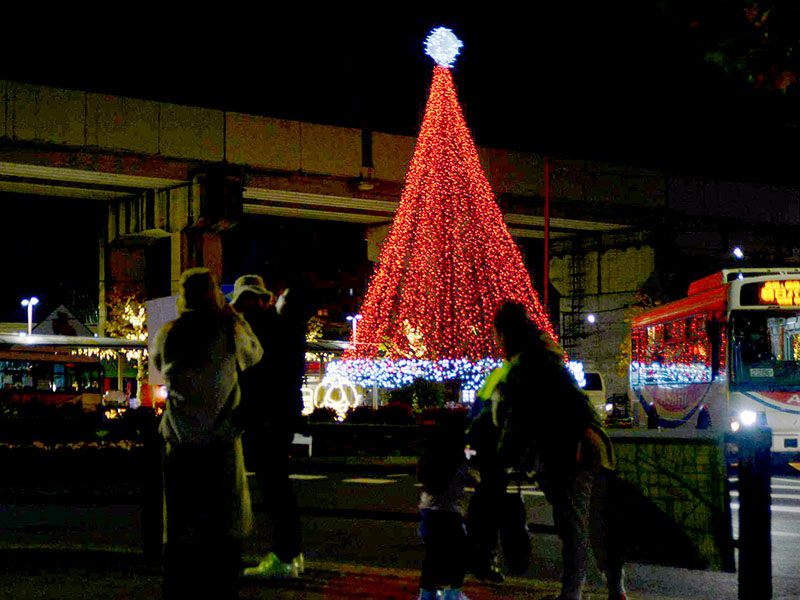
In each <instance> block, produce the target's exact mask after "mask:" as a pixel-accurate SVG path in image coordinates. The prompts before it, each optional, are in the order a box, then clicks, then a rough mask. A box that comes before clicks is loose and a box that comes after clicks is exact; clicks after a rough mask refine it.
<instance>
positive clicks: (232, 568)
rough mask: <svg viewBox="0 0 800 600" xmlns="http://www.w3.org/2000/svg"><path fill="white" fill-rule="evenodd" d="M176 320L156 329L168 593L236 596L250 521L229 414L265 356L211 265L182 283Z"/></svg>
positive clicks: (237, 438) (189, 274) (183, 278)
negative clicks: (243, 380)
mask: <svg viewBox="0 0 800 600" xmlns="http://www.w3.org/2000/svg"><path fill="white" fill-rule="evenodd" d="M177 305H178V318H177V319H175V320H174V321H171V322H169V323H167V324H166V325H164V326H163V327H162V328H161V329H159V330H158V332H157V333H156V336H155V340H154V348H153V360H154V364H155V367H156V368H157V369H158V370H159V371H160V372H161V373H162V374H163V376H164V380H165V381H166V384H167V390H168V396H167V401H166V409H165V411H164V415H163V417H162V418H161V423H160V425H159V432H160V434H161V436H162V437H163V439H164V442H165V443H164V457H163V478H164V479H163V480H164V543H165V547H164V589H163V592H164V598H166V599H168V600H172V599H175V600H177V599H178V598H209V597H213V598H221V599H232V598H236V597H238V583H239V573H240V569H241V555H242V548H241V540H242V537H243V536H244V535H245V534H246V533H248V531H249V528H250V523H251V513H250V496H249V492H248V487H247V478H246V476H245V470H244V459H243V456H242V442H241V437H240V436H239V434H238V432H237V431H236V429H235V428H234V426H233V419H232V415H233V412H234V410H235V409H236V407H237V405H238V404H239V398H240V391H239V375H238V374H239V373H240V372H242V371H245V370H246V369H248V368H249V367H252V366H253V365H254V364H256V363H257V362H258V361H259V359H261V355H262V348H261V345H260V344H259V342H258V339H257V338H256V336H255V335H254V334H253V331H252V330H251V329H250V326H249V325H248V324H247V322H246V321H245V320H244V319H242V318H241V317H240V316H239V315H237V314H235V313H234V312H233V311H232V310H231V309H230V308H228V306H226V305H225V299H224V297H223V296H222V292H221V291H220V289H219V287H218V286H217V283H216V281H215V280H214V278H213V276H212V274H211V272H210V271H209V270H208V269H189V270H187V271H184V273H183V274H182V275H181V280H180V294H179V296H178V301H177Z"/></svg>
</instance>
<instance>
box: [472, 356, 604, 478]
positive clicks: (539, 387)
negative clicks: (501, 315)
mask: <svg viewBox="0 0 800 600" xmlns="http://www.w3.org/2000/svg"><path fill="white" fill-rule="evenodd" d="M504 367H506V363H504V365H503V367H500V368H499V369H497V371H500V370H503V369H504ZM492 375H494V373H492ZM492 375H490V377H489V378H488V379H487V384H489V382H490V381H491V382H492V383H491V385H492V386H493V387H492V391H491V394H492V396H493V397H494V398H495V401H494V403H493V404H494V406H495V408H494V421H495V423H496V424H497V426H498V427H499V429H500V435H499V440H498V444H497V456H498V459H499V461H500V462H501V463H502V464H503V465H504V466H506V467H516V468H522V469H525V470H537V471H541V472H559V473H566V472H573V471H576V470H579V469H581V468H590V467H605V468H607V469H613V468H614V451H613V447H612V444H611V441H610V440H609V438H608V436H607V434H606V432H605V430H604V429H603V426H602V423H601V422H600V419H599V418H598V416H597V414H596V413H595V411H594V409H593V408H592V406H591V404H590V403H589V399H588V397H587V396H586V394H584V393H583V392H582V391H581V390H580V388H578V386H577V384H576V383H575V380H574V378H573V376H572V374H571V373H570V372H569V370H568V369H567V367H566V364H565V363H564V359H563V354H562V353H561V352H560V350H559V349H558V348H557V347H555V345H554V344H552V343H545V344H531V345H530V346H529V348H528V349H526V350H524V351H523V352H521V353H520V354H519V355H518V356H516V357H514V359H512V360H511V361H509V362H508V363H507V368H505V370H503V371H502V372H501V373H498V374H497V375H496V376H495V377H494V378H493V377H492ZM487 391H488V390H487ZM482 392H483V390H482Z"/></svg>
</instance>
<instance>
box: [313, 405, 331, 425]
mask: <svg viewBox="0 0 800 600" xmlns="http://www.w3.org/2000/svg"><path fill="white" fill-rule="evenodd" d="M337 420H338V415H337V414H336V411H335V410H333V409H332V408H327V407H324V408H315V409H314V412H312V413H311V414H310V415H308V422H309V423H335V422H336V421H337Z"/></svg>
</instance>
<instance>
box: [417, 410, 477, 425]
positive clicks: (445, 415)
mask: <svg viewBox="0 0 800 600" xmlns="http://www.w3.org/2000/svg"><path fill="white" fill-rule="evenodd" d="M467 412H468V409H467V407H466V406H457V407H444V406H442V407H436V408H426V409H425V410H423V411H422V424H423V425H435V424H439V423H444V422H446V421H450V420H452V421H456V420H459V419H460V420H462V421H464V423H465V426H466V418H467Z"/></svg>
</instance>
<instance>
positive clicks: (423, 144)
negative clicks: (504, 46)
mask: <svg viewBox="0 0 800 600" xmlns="http://www.w3.org/2000/svg"><path fill="white" fill-rule="evenodd" d="M506 300H515V301H518V302H521V303H522V304H524V305H525V306H526V307H527V309H528V313H529V315H530V316H531V318H532V319H533V320H534V321H535V322H536V324H537V325H538V326H539V328H540V329H541V330H542V331H544V332H546V333H547V334H549V335H550V336H551V337H552V338H553V339H555V337H556V336H555V334H554V332H553V328H552V326H551V324H550V322H549V320H548V318H547V316H546V315H547V313H546V311H545V310H544V308H543V307H542V304H541V303H540V301H539V298H538V296H537V294H536V292H535V290H534V289H533V287H532V285H531V281H530V277H529V276H528V272H527V270H526V268H525V265H524V263H523V260H522V256H521V255H520V252H519V249H518V248H517V246H516V244H515V243H514V240H513V239H512V238H511V234H510V233H509V232H508V228H507V227H506V224H505V222H504V221H503V215H502V214H501V212H500V208H499V207H498V205H497V202H496V201H495V198H494V193H493V192H492V189H491V186H490V184H489V181H488V179H487V177H486V175H485V174H484V172H483V169H482V168H481V164H480V161H479V159H478V152H477V150H476V147H475V144H474V142H473V140H472V136H471V135H470V132H469V129H468V128H467V124H466V122H465V120H464V116H463V113H462V110H461V106H460V104H459V102H458V98H457V96H456V91H455V87H454V84H453V77H452V73H451V71H450V69H449V68H447V67H445V66H441V65H437V66H435V67H434V72H433V82H432V84H431V89H430V95H429V97H428V103H427V106H426V109H425V116H424V119H423V122H422V127H421V129H420V133H419V137H418V139H417V144H416V148H415V150H414V155H413V158H412V160H411V163H410V165H409V169H408V174H407V176H406V181H405V188H404V190H403V193H402V196H401V199H400V204H399V206H398V209H397V214H396V215H395V218H394V222H393V224H392V228H391V230H390V232H389V235H388V237H387V238H386V241H385V242H384V245H383V248H382V250H381V253H380V257H379V259H378V263H377V265H376V270H375V272H374V274H373V276H372V280H371V282H370V285H369V288H368V291H367V295H366V298H365V300H364V303H363V305H362V309H361V314H362V318H361V320H360V321H358V325H357V328H356V330H355V339H351V344H350V349H349V350H348V351H347V352H346V353H345V355H344V357H343V361H344V362H345V363H347V362H348V361H357V362H359V363H361V364H362V366H363V365H364V363H365V362H373V361H376V360H379V361H381V363H382V365H383V368H388V369H389V370H392V368H393V365H392V362H393V361H406V363H407V361H424V362H427V363H429V365H430V364H433V370H434V371H435V372H436V377H435V378H436V379H440V378H441V379H449V378H459V379H462V380H463V377H462V376H461V375H463V373H462V374H459V373H454V372H453V367H452V366H448V365H450V364H451V363H450V361H458V362H459V363H462V364H463V363H464V362H465V361H466V362H469V363H473V364H474V363H476V362H478V361H481V360H485V359H488V358H494V359H496V358H497V357H498V348H497V345H496V343H495V341H494V333H493V324H492V319H493V316H494V313H495V312H496V310H497V308H498V306H499V305H500V304H501V303H502V302H504V301H506ZM459 359H460V360H459ZM491 362H492V363H493V362H494V361H491ZM373 367H374V365H373ZM485 368H486V367H484V369H485ZM348 370H350V369H348ZM455 370H456V371H461V370H462V369H461V368H460V367H459V368H456V369H455ZM448 371H450V372H448ZM351 379H352V377H351ZM368 379H369V380H372V381H374V380H375V378H368Z"/></svg>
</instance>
